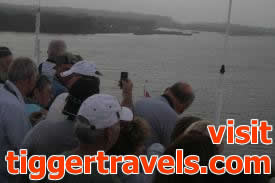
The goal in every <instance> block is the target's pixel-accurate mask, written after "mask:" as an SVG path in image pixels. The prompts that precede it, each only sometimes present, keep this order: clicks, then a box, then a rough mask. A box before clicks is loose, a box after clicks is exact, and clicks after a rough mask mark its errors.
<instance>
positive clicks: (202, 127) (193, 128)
mask: <svg viewBox="0 0 275 183" xmlns="http://www.w3.org/2000/svg"><path fill="white" fill-rule="evenodd" d="M209 125H214V124H213V123H212V122H210V121H206V120H199V121H196V122H194V123H193V124H191V125H190V126H189V127H188V128H187V129H186V130H185V131H184V133H183V134H181V136H184V135H190V136H192V135H193V134H200V135H202V136H205V137H206V136H208V137H209V138H210V135H209V132H208V129H207V127H208V126H209ZM215 147H216V150H217V153H219V154H221V153H222V152H223V150H224V144H223V143H222V144H218V145H215Z"/></svg>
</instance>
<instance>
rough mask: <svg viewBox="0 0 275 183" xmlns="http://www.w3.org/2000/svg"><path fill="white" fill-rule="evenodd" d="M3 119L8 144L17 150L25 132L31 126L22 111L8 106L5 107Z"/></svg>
mask: <svg viewBox="0 0 275 183" xmlns="http://www.w3.org/2000/svg"><path fill="white" fill-rule="evenodd" d="M13 111H16V112H13ZM3 119H4V120H5V130H6V134H7V137H8V139H9V142H10V144H11V145H12V146H13V148H15V150H17V148H18V147H19V145H21V143H22V141H23V139H24V137H25V135H26V134H27V132H28V131H29V130H30V129H31V124H30V122H29V121H28V119H27V117H26V115H25V112H24V111H22V109H20V108H19V107H14V106H10V105H6V106H5V112H4V114H3Z"/></svg>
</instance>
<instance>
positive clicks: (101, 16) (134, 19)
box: [0, 3, 275, 36]
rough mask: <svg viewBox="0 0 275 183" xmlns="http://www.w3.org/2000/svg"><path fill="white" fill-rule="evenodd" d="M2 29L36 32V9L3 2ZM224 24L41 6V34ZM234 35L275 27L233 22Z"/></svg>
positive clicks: (211, 28)
mask: <svg viewBox="0 0 275 183" xmlns="http://www.w3.org/2000/svg"><path fill="white" fill-rule="evenodd" d="M0 22H1V24H0V31H14V32H34V29H35V8H34V7H33V6H20V5H10V4H4V3H0ZM225 26H226V25H225V24H224V23H189V24H182V23H178V22H176V21H174V20H173V19H172V18H170V17H167V16H159V15H145V14H140V13H131V12H112V11H104V10H88V9H75V8H68V7H42V8H41V32H42V33H63V34H64V33H70V34H96V33H136V32H150V31H154V30H156V29H158V28H160V27H161V28H170V29H181V30H193V31H199V32H201V31H206V32H218V33H224V32H225ZM230 34H231V35H232V36H264V35H268V36H269V35H272V36H274V35H275V29H273V28H262V27H251V26H242V25H237V24H233V25H232V28H231V31H230Z"/></svg>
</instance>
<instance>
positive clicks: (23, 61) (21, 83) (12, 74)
mask: <svg viewBox="0 0 275 183" xmlns="http://www.w3.org/2000/svg"><path fill="white" fill-rule="evenodd" d="M37 75H38V70H37V67H36V65H35V63H34V62H33V61H32V60H31V59H29V58H26V57H20V58H17V59H15V60H14V62H13V63H12V64H11V65H10V67H9V70H8V80H9V81H11V82H12V83H14V84H15V85H16V86H17V87H18V88H19V90H20V92H21V94H22V95H23V96H24V97H26V96H27V95H29V94H30V93H31V92H32V91H33V89H34V87H35V84H36V80H37Z"/></svg>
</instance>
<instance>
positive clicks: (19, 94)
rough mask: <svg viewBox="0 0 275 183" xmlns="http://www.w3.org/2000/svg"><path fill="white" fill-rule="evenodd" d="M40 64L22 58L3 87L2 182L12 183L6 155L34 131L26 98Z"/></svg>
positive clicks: (0, 90) (0, 111)
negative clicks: (37, 66) (27, 112)
mask: <svg viewBox="0 0 275 183" xmlns="http://www.w3.org/2000/svg"><path fill="white" fill-rule="evenodd" d="M36 78H37V68H36V65H35V64H34V63H33V62H32V60H31V59H29V58H18V59H16V60H15V61H14V62H13V63H12V64H11V65H10V67H9V71H8V80H7V81H6V82H5V84H4V86H3V87H1V88H0V182H6V181H8V178H9V177H8V174H7V168H6V163H5V155H6V152H7V151H8V150H17V147H19V145H20V144H21V142H22V140H23V139H24V136H25V135H26V133H27V132H28V131H29V129H30V128H31V124H30V122H29V120H28V117H27V115H26V113H25V108H24V107H25V103H24V97H26V96H27V95H28V94H29V93H30V92H31V91H32V90H33V88H34V86H35V83H36Z"/></svg>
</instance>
